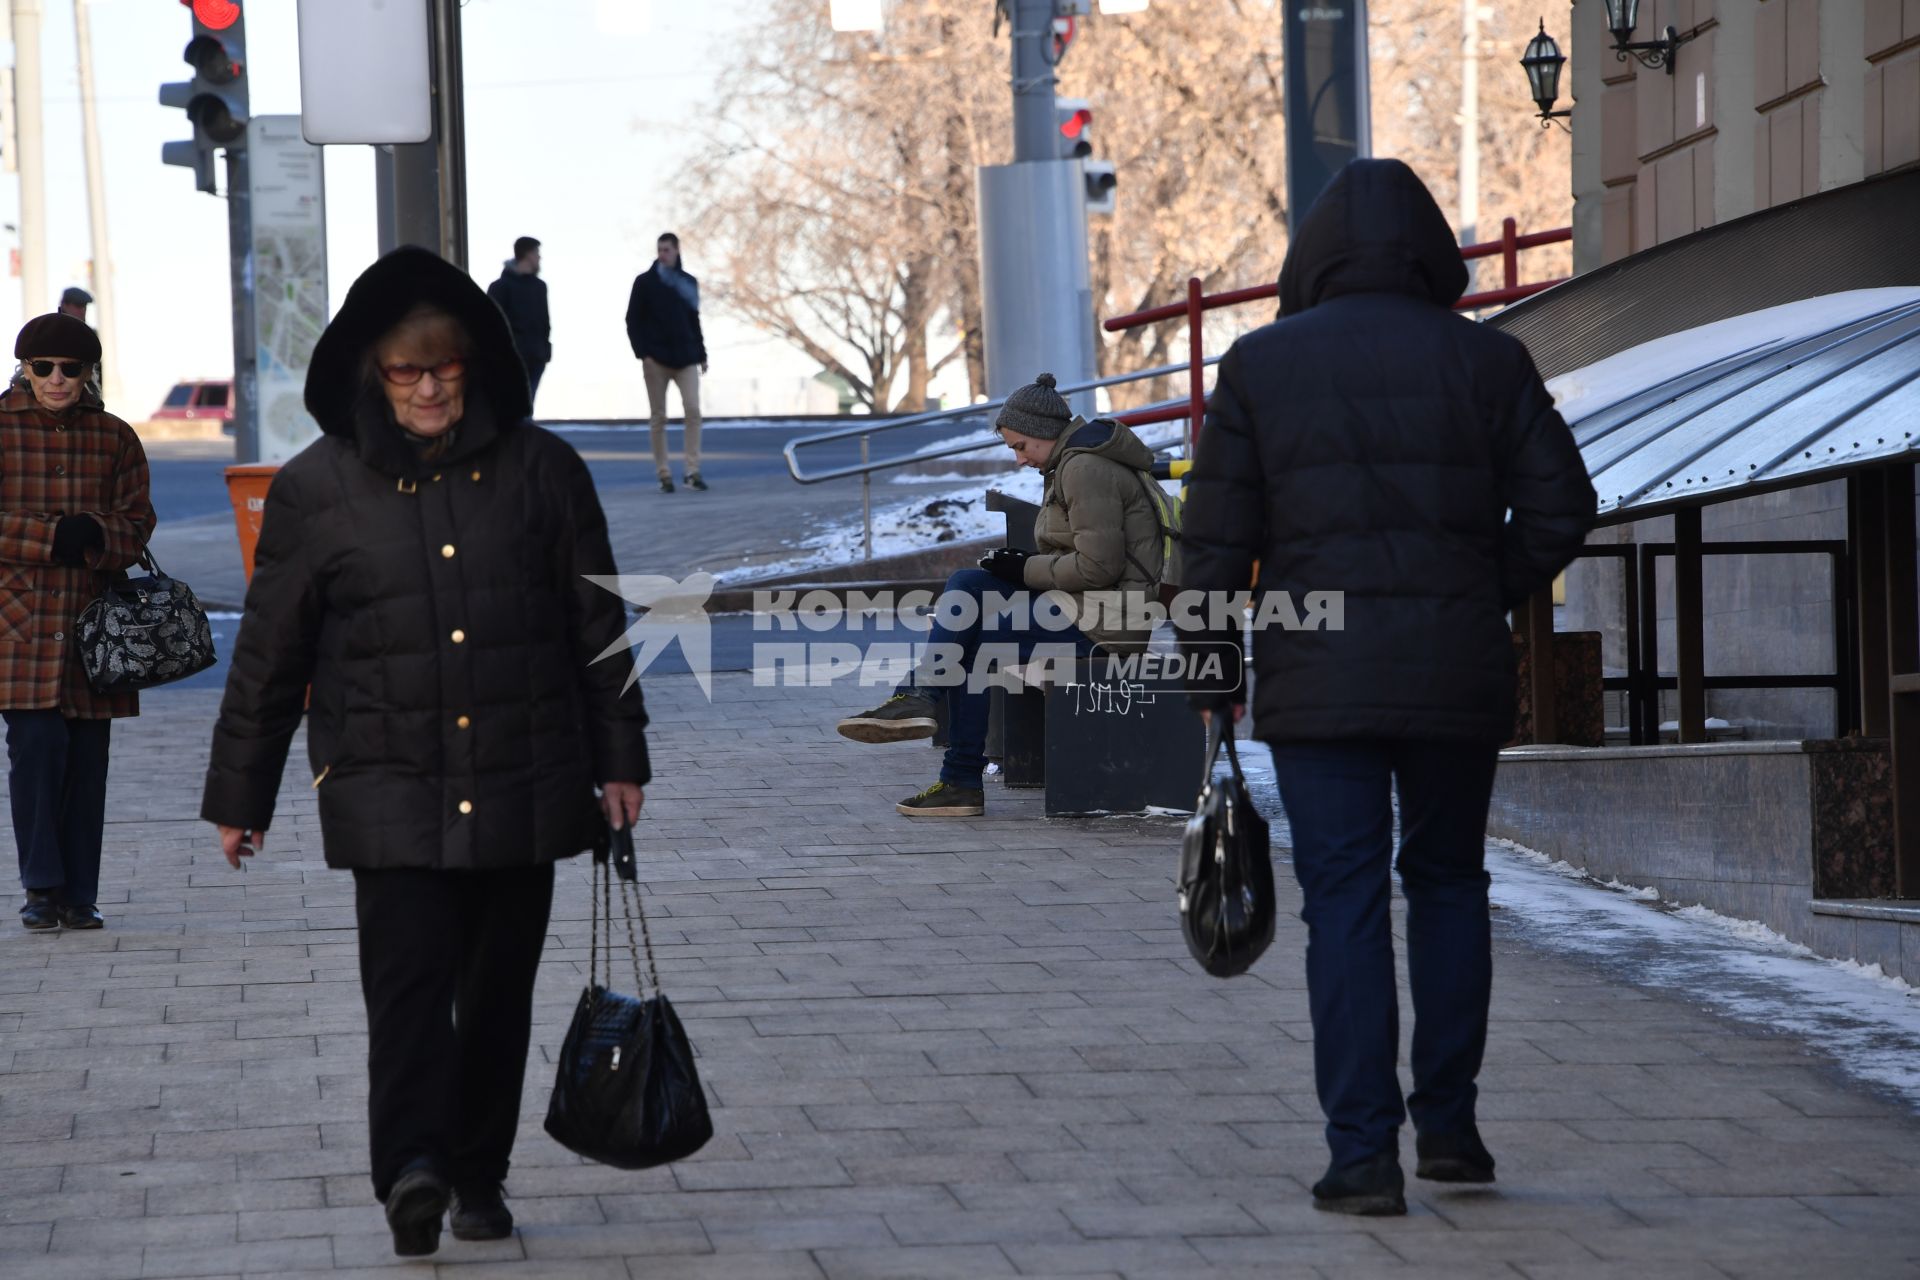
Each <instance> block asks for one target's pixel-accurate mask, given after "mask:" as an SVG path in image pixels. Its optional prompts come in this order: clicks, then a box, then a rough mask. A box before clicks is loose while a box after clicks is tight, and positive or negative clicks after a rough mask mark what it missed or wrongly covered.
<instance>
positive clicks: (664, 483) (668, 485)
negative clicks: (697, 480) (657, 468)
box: [660, 476, 673, 493]
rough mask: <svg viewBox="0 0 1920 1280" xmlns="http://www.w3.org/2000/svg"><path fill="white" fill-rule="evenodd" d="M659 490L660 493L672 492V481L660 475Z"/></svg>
mask: <svg viewBox="0 0 1920 1280" xmlns="http://www.w3.org/2000/svg"><path fill="white" fill-rule="evenodd" d="M660 492H662V493H672V492H673V481H671V480H669V479H667V478H666V477H665V476H661V477H660Z"/></svg>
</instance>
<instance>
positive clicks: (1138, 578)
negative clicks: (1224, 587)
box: [1025, 418, 1167, 650]
mask: <svg viewBox="0 0 1920 1280" xmlns="http://www.w3.org/2000/svg"><path fill="white" fill-rule="evenodd" d="M1152 465H1153V451H1152V450H1150V449H1148V448H1147V446H1146V445H1144V444H1142V443H1141V441H1140V437H1138V436H1136V435H1134V434H1133V431H1132V429H1131V428H1129V427H1127V426H1126V425H1125V424H1124V423H1119V422H1114V421H1112V420H1111V419H1105V418H1103V419H1099V420H1097V421H1094V422H1088V423H1084V424H1082V425H1081V426H1078V427H1076V428H1074V429H1073V430H1072V431H1071V432H1070V434H1068V435H1067V436H1065V437H1063V438H1062V439H1061V441H1060V444H1059V445H1058V447H1056V448H1055V450H1054V453H1053V457H1052V458H1051V459H1049V460H1048V462H1047V466H1046V468H1045V472H1046V496H1045V497H1044V498H1043V499H1042V500H1041V504H1040V514H1039V515H1037V516H1035V517H1034V521H1033V542H1034V546H1035V547H1036V548H1038V552H1037V554H1035V555H1034V556H1033V557H1031V558H1030V559H1029V560H1028V561H1027V564H1026V570H1025V575H1026V585H1027V586H1028V587H1029V588H1031V589H1033V590H1035V591H1060V592H1064V593H1066V594H1067V595H1069V596H1071V597H1072V599H1073V604H1074V607H1075V609H1076V610H1077V616H1079V617H1081V618H1083V619H1090V620H1092V622H1093V625H1088V623H1087V622H1083V623H1082V625H1081V630H1082V631H1084V632H1085V633H1086V635H1087V637H1088V638H1089V639H1091V640H1094V641H1096V642H1097V643H1099V644H1100V645H1102V646H1103V647H1105V648H1109V649H1120V650H1125V649H1132V648H1140V647H1142V646H1144V645H1145V644H1146V642H1147V638H1148V635H1149V634H1150V632H1151V628H1145V629H1141V628H1127V627H1123V626H1111V625H1106V622H1107V620H1109V619H1111V620H1112V621H1116V622H1117V621H1119V619H1112V618H1111V615H1112V609H1111V607H1109V608H1107V609H1105V610H1097V609H1095V608H1094V607H1091V606H1089V604H1088V599H1087V597H1088V594H1089V593H1106V595H1107V596H1108V598H1109V599H1112V598H1118V599H1119V600H1121V601H1122V602H1123V604H1122V609H1123V613H1122V617H1125V616H1126V613H1125V610H1126V602H1130V603H1131V604H1132V605H1133V608H1132V610H1131V612H1132V613H1134V614H1135V615H1138V614H1139V613H1140V612H1141V611H1142V606H1144V605H1146V604H1147V603H1148V601H1150V600H1151V599H1153V597H1154V595H1155V589H1156V587H1157V586H1158V576H1157V575H1159V574H1160V573H1161V571H1162V567H1163V564H1164V561H1165V560H1166V557H1167V548H1166V545H1165V540H1164V538H1163V537H1162V536H1161V530H1162V524H1161V519H1160V517H1159V516H1158V515H1157V514H1156V513H1155V510H1154V508H1153V506H1152V502H1153V498H1152V496H1151V495H1150V494H1148V492H1147V488H1146V486H1148V485H1153V484H1157V483H1158V482H1157V481H1155V480H1154V479H1153V478H1152V477H1151V476H1150V475H1148V474H1147V471H1148V468H1150V467H1151V466H1152Z"/></svg>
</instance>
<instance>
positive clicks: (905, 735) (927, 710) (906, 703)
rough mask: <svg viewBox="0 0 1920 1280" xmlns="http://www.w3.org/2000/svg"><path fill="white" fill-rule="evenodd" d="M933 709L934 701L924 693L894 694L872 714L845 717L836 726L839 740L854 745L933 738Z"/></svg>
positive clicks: (870, 712) (865, 712) (866, 712)
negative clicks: (850, 742)
mask: <svg viewBox="0 0 1920 1280" xmlns="http://www.w3.org/2000/svg"><path fill="white" fill-rule="evenodd" d="M935 710H936V708H935V707H934V705H933V699H932V698H930V697H928V696H927V695H926V694H924V693H920V692H919V691H917V690H914V691H909V692H904V693H896V694H894V695H893V696H892V697H891V698H888V699H887V700H886V701H885V702H883V703H881V704H880V705H879V706H877V707H875V708H874V709H873V710H871V711H862V712H861V713H860V714H859V715H857V716H848V717H847V718H846V719H844V720H842V721H841V722H840V723H839V725H838V726H837V727H838V728H839V730H840V736H841V737H843V738H852V739H853V740H854V741H855V742H912V741H914V740H915V739H917V738H931V737H932V736H933V731H934V728H935V722H934V718H933V713H934V711H935Z"/></svg>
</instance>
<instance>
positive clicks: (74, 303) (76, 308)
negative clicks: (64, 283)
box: [59, 285, 93, 322]
mask: <svg viewBox="0 0 1920 1280" xmlns="http://www.w3.org/2000/svg"><path fill="white" fill-rule="evenodd" d="M92 305H93V295H92V294H90V293H88V292H87V291H86V290H85V289H82V288H80V287H79V286H77V285H76V286H74V287H72V288H70V289H68V290H67V291H66V292H65V293H63V294H61V295H60V307H59V311H60V314H61V315H63V316H72V317H73V318H74V319H75V320H79V321H82V322H85V320H86V318H87V308H88V307H90V306H92Z"/></svg>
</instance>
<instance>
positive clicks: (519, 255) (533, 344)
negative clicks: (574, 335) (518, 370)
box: [487, 236, 553, 398]
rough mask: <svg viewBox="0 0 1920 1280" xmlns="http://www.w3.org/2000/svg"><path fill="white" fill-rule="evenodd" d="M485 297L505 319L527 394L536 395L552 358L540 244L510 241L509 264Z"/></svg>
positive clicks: (529, 238) (526, 239)
mask: <svg viewBox="0 0 1920 1280" xmlns="http://www.w3.org/2000/svg"><path fill="white" fill-rule="evenodd" d="M487 296H488V297H489V298H492V299H493V301H494V305H496V306H498V307H499V308H500V310H501V311H502V312H503V313H504V314H505V315H506V317H507V328H509V329H511V330H512V331H513V349H514V350H515V351H518V352H519V353H520V361H521V363H523V364H525V365H526V366H527V393H528V396H529V397H530V398H531V397H532V396H535V395H538V394H539V392H540V375H541V374H543V373H545V372H546V371H547V362H548V361H550V360H552V359H553V343H552V342H551V341H550V340H549V339H550V336H551V334H552V332H553V330H552V325H551V323H550V321H549V317H548V315H547V282H546V281H545V280H542V279H541V278H540V242H539V241H538V240H535V239H534V238H533V237H532V236H521V237H520V238H519V239H518V240H515V241H514V242H513V261H511V262H509V263H507V265H506V268H505V269H504V270H503V271H501V273H500V278H499V279H498V280H495V281H494V282H493V283H492V284H490V285H488V286H487Z"/></svg>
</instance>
